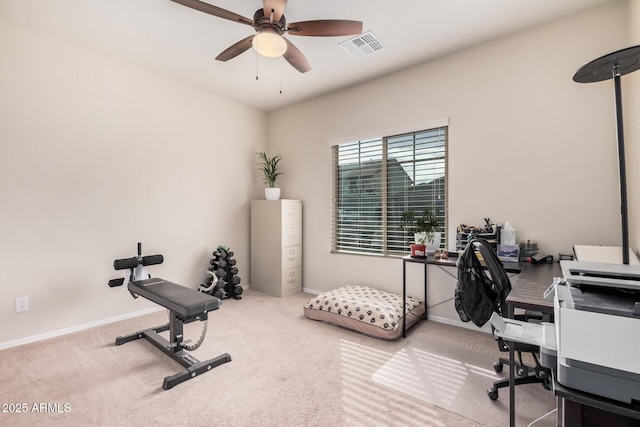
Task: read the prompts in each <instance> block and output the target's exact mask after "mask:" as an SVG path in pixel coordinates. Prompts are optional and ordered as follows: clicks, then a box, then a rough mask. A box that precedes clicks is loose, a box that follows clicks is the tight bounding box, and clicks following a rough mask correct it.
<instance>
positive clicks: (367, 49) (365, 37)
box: [340, 31, 387, 58]
mask: <svg viewBox="0 0 640 427" xmlns="http://www.w3.org/2000/svg"><path fill="white" fill-rule="evenodd" d="M340 46H342V48H343V49H344V50H346V51H347V52H349V53H351V54H352V55H353V56H355V57H358V58H361V57H363V56H367V55H371V54H372V53H376V52H379V51H381V50H384V49H386V48H387V47H386V46H385V45H384V43H382V42H381V41H380V39H379V38H377V37H376V35H375V34H373V32H371V31H367V32H364V33H362V34H360V35H358V36H356V37H354V38H352V39H349V40H347V41H345V42H342V43H340Z"/></svg>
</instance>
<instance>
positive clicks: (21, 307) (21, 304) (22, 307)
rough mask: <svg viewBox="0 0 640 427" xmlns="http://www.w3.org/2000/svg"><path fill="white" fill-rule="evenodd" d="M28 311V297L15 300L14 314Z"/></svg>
mask: <svg viewBox="0 0 640 427" xmlns="http://www.w3.org/2000/svg"><path fill="white" fill-rule="evenodd" d="M27 310H29V297H19V298H16V313H20V312H21V311H27Z"/></svg>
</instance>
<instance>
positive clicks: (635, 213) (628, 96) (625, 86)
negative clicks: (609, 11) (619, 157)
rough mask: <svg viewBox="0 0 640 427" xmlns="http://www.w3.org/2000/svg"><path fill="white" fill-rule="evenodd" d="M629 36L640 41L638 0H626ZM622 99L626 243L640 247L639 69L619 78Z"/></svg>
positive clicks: (636, 43)
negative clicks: (625, 179)
mask: <svg viewBox="0 0 640 427" xmlns="http://www.w3.org/2000/svg"><path fill="white" fill-rule="evenodd" d="M627 16H628V18H627V19H628V26H629V40H628V43H627V44H626V45H625V47H627V46H635V45H640V0H630V1H629V11H628V15H627ZM620 82H621V87H622V97H623V98H622V99H623V101H624V106H623V109H624V118H623V120H624V131H625V150H626V153H625V154H626V158H627V162H626V164H627V197H628V203H629V245H630V246H631V247H632V248H634V249H635V250H636V251H638V250H640V168H638V166H637V165H638V163H639V162H640V122H638V119H637V118H638V117H639V115H640V71H637V72H634V73H631V74H627V75H626V76H623V77H622V78H621V79H620Z"/></svg>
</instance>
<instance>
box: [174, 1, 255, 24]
mask: <svg viewBox="0 0 640 427" xmlns="http://www.w3.org/2000/svg"><path fill="white" fill-rule="evenodd" d="M171 1H173V2H176V3H179V4H181V5H183V6H187V7H190V8H191V9H195V10H199V11H200V12H204V13H208V14H209V15H213V16H217V17H218V18H223V19H228V20H229V21H234V22H239V23H241V24H246V25H251V26H253V19H249V18H245V17H244V16H242V15H238V14H237V13H233V12H229V11H228V10H226V9H222V8H220V7H217V6H213V5H210V4H209V3H204V2H201V1H198V0H171Z"/></svg>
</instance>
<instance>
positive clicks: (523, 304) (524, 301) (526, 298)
mask: <svg viewBox="0 0 640 427" xmlns="http://www.w3.org/2000/svg"><path fill="white" fill-rule="evenodd" d="M560 276H562V271H561V269H560V264H559V263H557V262H554V263H553V264H537V265H533V264H529V265H527V266H526V267H525V268H523V270H522V272H521V273H520V277H518V280H516V282H515V283H514V284H513V285H512V287H511V292H509V295H508V296H507V299H506V300H505V302H506V303H507V316H508V317H509V318H513V317H514V311H515V309H516V308H523V309H526V310H535V311H539V312H541V313H543V314H553V301H547V300H545V299H544V298H543V294H544V291H545V290H547V288H548V287H549V285H551V283H553V278H554V277H560ZM513 353H514V351H513V345H509V425H510V426H515V418H516V415H515V414H516V411H515V407H516V405H515V401H516V392H515V389H516V388H515V366H514V363H513V361H514V358H513V356H514V354H513Z"/></svg>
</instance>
